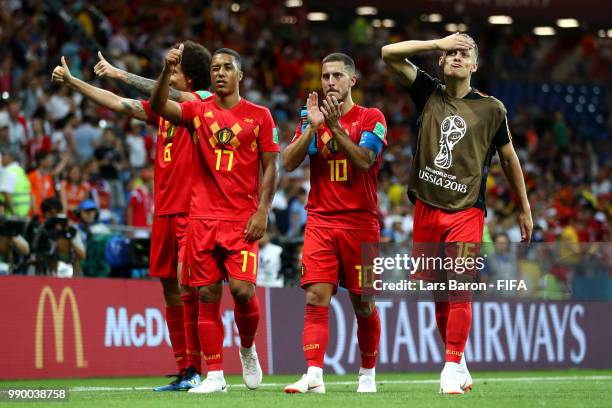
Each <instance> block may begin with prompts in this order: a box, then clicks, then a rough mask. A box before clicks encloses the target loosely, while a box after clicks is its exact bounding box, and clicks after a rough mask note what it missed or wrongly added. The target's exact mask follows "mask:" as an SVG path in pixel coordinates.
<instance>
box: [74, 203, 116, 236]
mask: <svg viewBox="0 0 612 408" xmlns="http://www.w3.org/2000/svg"><path fill="white" fill-rule="evenodd" d="M75 214H76V215H77V218H78V224H77V229H78V231H79V234H80V235H81V240H82V241H83V244H84V245H85V246H87V243H88V241H89V239H90V238H91V237H92V236H94V235H97V234H110V232H111V230H110V228H108V226H106V225H104V224H102V223H100V222H98V217H99V215H100V212H99V210H98V206H97V205H96V203H95V202H94V201H93V200H91V199H86V200H83V201H81V202H80V203H79V205H78V206H77V208H76V209H75Z"/></svg>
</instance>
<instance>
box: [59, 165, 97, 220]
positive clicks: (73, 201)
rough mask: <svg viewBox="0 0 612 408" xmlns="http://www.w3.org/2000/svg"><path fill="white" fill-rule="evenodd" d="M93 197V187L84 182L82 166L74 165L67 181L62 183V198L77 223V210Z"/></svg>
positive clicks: (68, 173)
mask: <svg viewBox="0 0 612 408" xmlns="http://www.w3.org/2000/svg"><path fill="white" fill-rule="evenodd" d="M90 196H91V186H90V185H89V183H88V182H87V181H84V180H83V176H82V174H81V166H79V165H78V164H73V165H71V166H69V167H68V170H67V172H66V179H65V180H62V182H61V191H60V197H61V200H62V205H63V207H64V208H65V209H66V213H67V214H68V216H69V217H70V218H71V219H72V220H75V221H76V213H75V209H76V208H77V207H78V205H79V204H80V203H81V202H82V201H83V200H85V199H87V198H90Z"/></svg>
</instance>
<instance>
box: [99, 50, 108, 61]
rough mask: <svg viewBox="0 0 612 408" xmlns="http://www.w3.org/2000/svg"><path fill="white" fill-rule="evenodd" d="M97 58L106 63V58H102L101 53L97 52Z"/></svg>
mask: <svg viewBox="0 0 612 408" xmlns="http://www.w3.org/2000/svg"><path fill="white" fill-rule="evenodd" d="M98 58H100V61H106V58H104V56H103V55H102V51H100V50H98Z"/></svg>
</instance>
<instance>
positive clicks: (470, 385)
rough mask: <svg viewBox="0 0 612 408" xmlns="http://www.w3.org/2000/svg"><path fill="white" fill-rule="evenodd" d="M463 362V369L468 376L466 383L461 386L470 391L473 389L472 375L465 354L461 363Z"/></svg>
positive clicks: (465, 390)
mask: <svg viewBox="0 0 612 408" xmlns="http://www.w3.org/2000/svg"><path fill="white" fill-rule="evenodd" d="M459 364H461V367H463V370H464V371H465V372H466V373H467V378H466V380H465V383H464V384H463V385H462V386H461V388H462V389H463V391H464V392H468V391H472V388H473V387H472V384H473V383H472V376H471V375H470V372H469V371H468V368H467V363H466V362H465V355H463V356H461V362H460V363H459Z"/></svg>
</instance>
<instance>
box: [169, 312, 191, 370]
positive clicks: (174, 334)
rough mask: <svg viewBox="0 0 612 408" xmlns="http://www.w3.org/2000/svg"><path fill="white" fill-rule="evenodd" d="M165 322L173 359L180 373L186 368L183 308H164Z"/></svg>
mask: <svg viewBox="0 0 612 408" xmlns="http://www.w3.org/2000/svg"><path fill="white" fill-rule="evenodd" d="M166 322H167V324H168V334H169V335H170V343H171V344H172V351H173V352H174V359H175V360H176V365H177V366H178V369H179V371H180V370H182V369H184V368H186V367H187V350H186V347H185V328H184V327H183V306H166Z"/></svg>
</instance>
